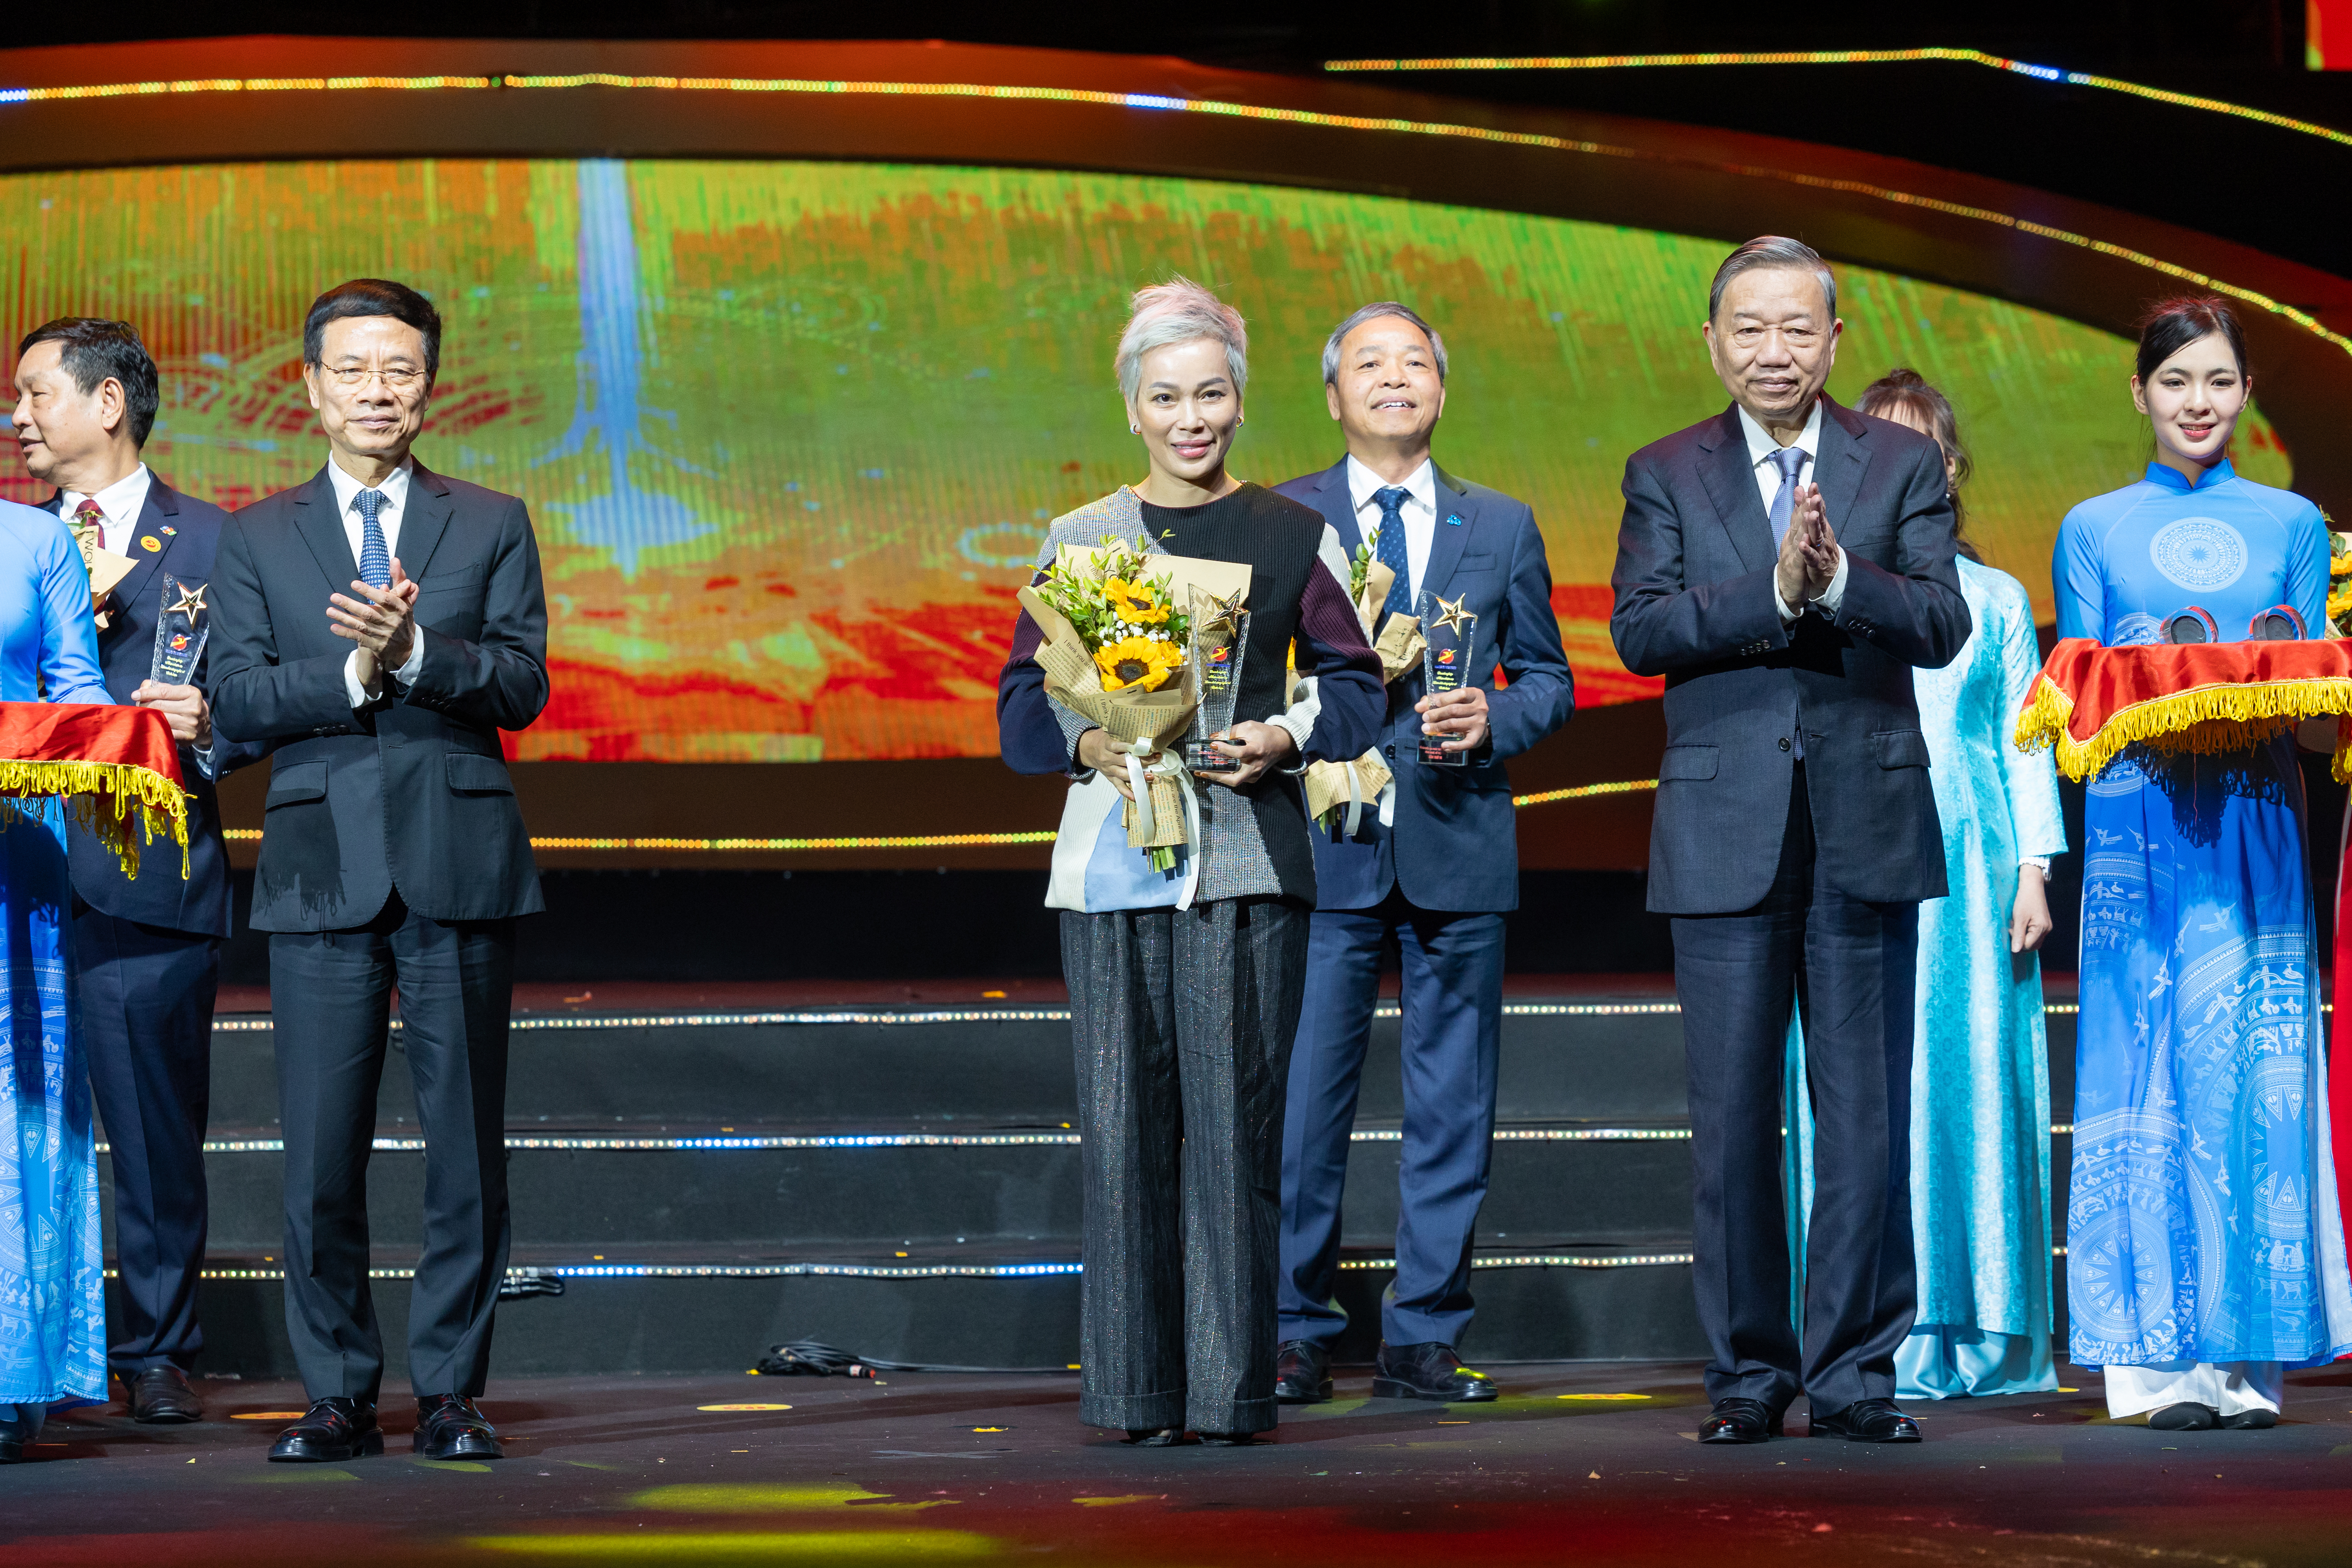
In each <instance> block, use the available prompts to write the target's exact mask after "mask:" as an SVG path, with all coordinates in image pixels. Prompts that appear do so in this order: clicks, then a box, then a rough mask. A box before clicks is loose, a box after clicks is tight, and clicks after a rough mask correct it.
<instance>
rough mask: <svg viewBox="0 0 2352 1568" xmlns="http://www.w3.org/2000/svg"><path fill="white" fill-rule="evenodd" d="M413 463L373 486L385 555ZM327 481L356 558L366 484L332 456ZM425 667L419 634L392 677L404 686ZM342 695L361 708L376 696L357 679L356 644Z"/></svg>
mask: <svg viewBox="0 0 2352 1568" xmlns="http://www.w3.org/2000/svg"><path fill="white" fill-rule="evenodd" d="M415 467H416V460H415V458H402V459H401V460H400V467H398V468H394V469H393V470H392V472H391V473H389V474H387V475H385V476H384V479H383V483H382V484H380V485H378V486H376V487H375V488H376V489H378V490H379V491H381V492H382V493H383V500H382V501H381V502H379V503H377V506H376V509H375V523H376V527H377V528H379V529H381V530H382V531H383V551H384V553H385V554H386V555H394V556H396V555H398V554H399V553H400V520H401V517H402V515H403V514H404V512H406V510H408V479H409V475H410V473H411V471H412V470H414V469H415ZM327 481H328V482H329V483H330V484H331V485H333V486H334V487H335V507H336V510H338V511H340V512H341V514H342V519H343V537H344V538H345V539H348V540H350V541H351V544H352V560H353V561H357V560H359V559H360V556H361V554H362V548H361V547H362V541H364V540H365V538H366V536H367V526H366V523H365V522H364V521H362V518H361V516H360V491H362V490H363V489H367V487H366V486H365V485H363V484H362V483H360V482H359V480H357V479H353V478H352V476H351V475H349V474H347V473H345V472H343V470H342V468H341V465H340V464H338V463H336V462H335V461H334V459H333V458H329V459H328V460H327ZM335 591H336V592H337V593H339V594H341V595H343V596H344V597H345V598H347V599H348V598H350V597H351V596H352V595H351V593H350V591H349V590H347V589H345V588H342V587H341V586H338V587H337V588H336V590H335ZM423 668H425V638H424V637H422V636H421V635H420V636H417V637H414V638H412V639H411V640H410V642H409V646H408V658H406V659H405V660H404V661H403V662H402V664H401V666H400V668H398V669H395V670H394V671H393V672H392V678H393V679H394V680H396V681H398V682H399V683H400V684H401V685H403V686H406V685H409V684H410V683H412V682H413V681H415V679H416V675H417V672H418V671H419V670H421V669H423ZM379 679H381V674H380V673H379ZM343 695H344V696H346V697H348V698H350V699H351V702H352V707H354V708H364V707H365V706H367V704H368V703H369V702H370V701H371V700H373V698H374V696H375V693H373V692H371V691H370V690H369V689H367V683H366V682H365V681H363V680H362V679H360V650H359V649H357V648H353V649H352V656H351V658H347V659H345V660H344V661H343Z"/></svg>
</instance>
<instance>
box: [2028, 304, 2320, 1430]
mask: <svg viewBox="0 0 2352 1568" xmlns="http://www.w3.org/2000/svg"><path fill="white" fill-rule="evenodd" d="M2136 369H2137V374H2135V375H2134V376H2133V378H2132V396H2133V400H2134V401H2135V403H2136V404H2137V405H2138V408H2139V411H2140V412H2141V413H2142V414H2143V415H2145V416H2147V420H2148V423H2149V425H2150V426H2152V427H2153V429H2154V432H2155V437H2156V460H2155V461H2154V462H2152V463H2150V464H2149V465H2148V468H2147V475H2146V476H2145V477H2144V478H2143V479H2140V480H2139V481H2138V482H2137V484H2133V485H2128V486H2126V487H2125V488H2124V489H2120V490H2116V491H2113V492H2111V493H2109V494H2107V495H2104V496H2099V497H2095V498H2094V499H2093V500H2087V501H2084V503H2083V504H2082V505H2080V506H2078V507H2076V508H2075V509H2074V510H2073V511H2072V512H2069V513H2068V514H2067V516H2066V521H2064V523H2063V525H2061V527H2060V529H2059V532H2058V546H2057V551H2056V553H2055V557H2054V559H2053V563H2052V575H2053V578H2054V579H2055V586H2056V589H2057V600H2058V635H2059V637H2062V638H2063V637H2090V638H2093V639H2095V640H2096V641H2098V642H2101V643H2103V644H2105V645H2106V646H2108V647H2116V646H2117V645H2122V644H2131V643H2155V642H2161V641H2164V640H2167V639H2166V638H2165V637H2164V634H2163V631H2162V629H2161V628H2162V626H2164V625H2165V623H2167V622H2170V621H2172V620H2173V619H2174V618H2175V617H2182V616H2184V612H2187V611H2189V610H2198V611H2201V612H2204V615H2205V616H2207V617H2210V624H2212V625H2216V626H2219V628H2220V630H2221V637H2222V638H2223V639H2225V640H2243V639H2245V638H2246V637H2249V635H2257V636H2258V635H2262V633H2260V632H2254V631H2253V630H2252V628H2253V627H2255V626H2262V627H2263V631H2270V630H2271V628H2272V626H2273V624H2274V625H2275V626H2278V627H2280V628H2283V629H2284V628H2288V627H2290V626H2292V617H2299V618H2300V622H2301V625H2302V626H2305V627H2312V628H2317V627H2321V626H2325V624H2326V622H2325V620H2324V618H2323V615H2324V612H2323V605H2324V604H2325V601H2326V596H2327V556H2328V550H2327V535H2326V527H2325V524H2324V523H2323V521H2322V520H2321V517H2320V513H2319V509H2318V508H2316V507H2315V506H2313V505H2312V504H2311V502H2309V501H2307V500H2304V499H2303V498H2302V497H2301V496H2298V495H2294V494H2293V493H2292V492H2290V491H2286V490H2278V489H2270V488H2268V487H2266V486H2263V485H2258V484H2254V483H2252V481H2250V480H2247V479H2240V478H2239V477H2238V476H2237V474H2236V473H2235V472H2234V471H2233V470H2232V469H2231V467H2230V462H2229V458H2228V456H2227V453H2228V450H2229V445H2230V437H2231V433H2232V432H2233V431H2234V430H2235V428H2236V426H2237V422H2238V418H2239V416H2240V415H2241V414H2242V413H2243V411H2244V409H2245V406H2246V400H2247V396H2248V393H2249V390H2250V387H2251V384H2252V377H2251V375H2250V374H2249V373H2248V370H2247V366H2246V355H2245V340H2244V338H2243V336H2242V333H2241V332H2240V330H2239V326H2238V322H2237V319H2236V317H2235V316H2233V315H2232V314H2231V310H2230V307H2229V306H2228V305H2226V304H2224V303H2223V302H2222V301H2221V300H2215V299H2183V300H2168V301H2166V302H2165V303H2164V304H2162V305H2160V306H2158V308H2157V309H2156V310H2155V311H2154V312H2153V313H2152V314H2151V315H2150V316H2149V317H2148V319H2147V325H2146V327H2145V329H2144V330H2143V331H2141V333H2140V340H2139V353H2138V358H2137V366H2136ZM2274 611H2284V612H2291V613H2292V616H2289V615H2286V614H2273V612H2274ZM2273 635H2274V634H2273ZM2304 809H2305V807H2304V794H2303V778H2302V774H2301V773H2299V772H2298V771H2297V767H2296V763H2295V759H2294V741H2293V739H2292V736H2291V734H2281V735H2278V736H2277V737H2275V738H2274V739H2273V740H2271V741H2269V742H2265V743H2263V744H2260V745H2256V746H2253V747H2251V748H2249V749H2247V750H2245V751H2242V752H2235V753H2231V754H2226V755H2195V754H2188V753H2163V754H2159V753H2157V752H2151V751H2147V750H2144V749H2134V750H2131V751H2126V752H2124V753H2123V754H2122V755H2121V756H2119V757H2117V758H2116V760H2115V761H2114V762H2112V763H2108V764H2107V766H2106V768H2105V770H2104V771H2103V772H2101V773H2099V774H2098V775H2097V776H2096V777H2095V778H2094V779H2092V780H2091V782H2090V785H2089V788H2088V792H2087V797H2086V800H2085V805H2084V839H2085V846H2084V866H2083V958H2082V1016H2081V1021H2080V1026H2079V1031H2080V1032H2079V1037H2078V1041H2077V1045H2076V1047H2075V1076H2074V1179H2073V1185H2072V1189H2071V1191H2070V1193H2069V1194H2068V1199H2067V1205H2066V1222H2067V1224H2066V1229H2067V1256H2066V1282H2067V1299H2068V1306H2069V1309H2070V1310H2071V1314H2072V1316H2073V1318H2074V1332H2073V1341H2072V1343H2071V1345H2070V1346H2069V1354H2070V1356H2071V1358H2072V1359H2073V1360H2074V1362H2076V1363H2079V1364H2082V1365H2084V1366H2097V1367H2104V1368H2105V1371H2106V1385H2107V1412H2108V1414H2109V1415H2110V1416H2112V1417H2116V1418H2118V1419H2120V1418H2122V1417H2125V1416H2129V1415H2143V1414H2145V1415H2147V1417H2148V1425H2149V1426H2157V1427H2161V1428H2164V1429H2166V1430H2189V1429H2197V1428H2203V1427H2211V1426H2227V1427H2241V1428H2242V1427H2263V1426H2272V1425H2273V1424H2275V1423H2276V1421H2277V1420H2278V1410H2279V1402H2280V1397H2281V1394H2282V1393H2283V1390H2284V1378H2283V1373H2284V1369H2285V1368H2287V1367H2290V1366H2309V1365H2313V1364H2315V1363H2322V1362H2326V1361H2328V1360H2331V1359H2332V1358H2334V1357H2336V1356H2339V1355H2342V1354H2344V1353H2346V1352H2347V1351H2352V1279H2347V1274H2346V1270H2345V1248H2344V1227H2343V1223H2342V1218H2341V1215H2340V1214H2339V1212H2338V1209H2337V1203H2336V1177H2335V1172H2334V1170H2333V1168H2332V1159H2331V1155H2330V1151H2329V1148H2328V1128H2327V1081H2326V1058H2325V1056H2324V1054H2323V1053H2322V1051H2321V1048H2320V1033H2319V1031H2320V1008H2319V965H2318V953H2317V952H2316V951H2315V940H2314V932H2313V923H2312V902H2311V885H2310V881H2309V878H2308V875H2307V873H2306V870H2305V854H2304V832H2305V824H2304Z"/></svg>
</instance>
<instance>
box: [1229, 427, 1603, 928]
mask: <svg viewBox="0 0 2352 1568" xmlns="http://www.w3.org/2000/svg"><path fill="white" fill-rule="evenodd" d="M1435 473H1436V476H1437V531H1436V535H1435V537H1434V538H1433V540H1432V541H1431V543H1430V550H1429V563H1428V565H1427V566H1426V567H1424V568H1423V572H1422V582H1421V585H1422V588H1423V591H1425V592H1433V593H1438V594H1443V595H1445V596H1446V597H1447V598H1449V599H1451V598H1454V597H1456V596H1457V595H1459V596H1462V597H1465V598H1466V599H1467V600H1468V605H1466V607H1467V608H1468V609H1469V610H1470V611H1471V612H1472V613H1473V614H1475V616H1477V617H1478V622H1477V630H1476V638H1477V641H1476V645H1475V648H1474V649H1473V654H1474V662H1475V666H1476V673H1477V684H1478V685H1480V686H1482V687H1484V688H1486V705H1487V710H1488V714H1487V727H1488V730H1489V735H1488V738H1487V742H1486V745H1484V746H1482V747H1480V748H1479V750H1478V751H1477V752H1475V753H1473V755H1472V757H1471V760H1470V763H1469V764H1468V765H1467V766H1465V767H1459V768H1453V767H1432V766H1427V765H1424V764H1423V763H1421V762H1420V761H1419V760H1418V757H1417V748H1418V746H1419V744H1420V740H1421V715H1419V714H1418V713H1415V712H1414V711H1413V710H1412V705H1413V704H1414V703H1416V702H1418V701H1420V700H1421V698H1422V687H1423V680H1422V677H1421V674H1420V673H1419V672H1418V671H1410V672H1408V673H1407V674H1405V675H1404V676H1403V677H1402V678H1401V679H1398V680H1396V681H1395V682H1393V683H1392V684H1391V686H1390V687H1389V689H1388V716H1387V717H1386V719H1385V720H1383V721H1382V722H1381V732H1380V737H1379V739H1378V741H1377V742H1376V744H1378V745H1379V746H1380V748H1381V754H1382V757H1383V760H1385V761H1387V763H1388V764H1389V766H1390V768H1391V770H1392V771H1393V772H1394V773H1396V779H1397V788H1396V810H1395V816H1396V826H1394V828H1393V829H1391V828H1387V827H1383V826H1381V823H1380V815H1379V813H1378V812H1376V811H1374V810H1373V809H1371V807H1370V804H1369V803H1367V805H1366V807H1365V810H1364V815H1363V821H1362V824H1361V826H1360V827H1359V828H1358V829H1357V832H1356V837H1354V838H1352V839H1348V840H1344V841H1340V842H1336V843H1335V842H1334V841H1333V837H1332V835H1331V834H1330V833H1329V832H1327V831H1325V830H1324V829H1323V828H1321V827H1319V826H1318V827H1315V828H1313V829H1311V832H1312V835H1313V837H1314V840H1315V886H1316V889H1317V898H1316V907H1317V908H1318V909H1325V910H1368V909H1370V908H1372V907H1373V906H1374V905H1376V904H1378V903H1380V902H1381V900H1383V899H1385V898H1387V897H1388V895H1389V889H1391V887H1400V888H1402V889H1404V896H1405V897H1406V898H1407V899H1409V900H1412V902H1413V903H1414V904H1416V905H1418V906H1420V907H1421V908H1423V909H1424V910H1456V911H1467V912H1479V913H1484V912H1489V911H1493V912H1500V911H1504V910H1516V909H1517V908H1518V907H1519V840H1518V828H1517V822H1516V820H1515V818H1516V816H1517V813H1516V812H1515V811H1514V809H1513V807H1512V805H1511V778H1510V773H1509V772H1508V770H1507V769H1506V768H1505V767H1504V766H1503V763H1504V760H1505V759H1506V758H1508V757H1514V756H1517V755H1518V753H1519V752H1524V751H1526V750H1527V749H1528V747H1529V746H1532V745H1534V744H1535V743H1536V742H1538V741H1540V740H1542V739H1543V738H1544V737H1545V736H1546V735H1549V734H1550V733H1551V732H1552V731H1555V730H1557V729H1559V727H1560V726H1561V725H1563V724H1565V723H1567V722H1568V719H1569V715H1570V713H1572V712H1574V711H1575V710H1576V683H1575V680H1574V678H1573V677H1571V676H1570V673H1569V668H1568V654H1567V652H1566V651H1565V650H1564V649H1563V648H1562V647H1560V640H1559V616H1557V615H1556V614H1554V613H1553V610H1552V607H1551V567H1550V564H1549V563H1548V562H1547V561H1546V560H1545V558H1544V542H1543V534H1542V533H1541V532H1540V531H1538V529H1537V528H1536V516H1535V512H1534V510H1532V509H1531V508H1529V507H1528V503H1527V502H1525V501H1523V500H1512V499H1511V498H1510V497H1509V496H1507V495H1505V494H1503V493H1502V492H1501V491H1499V490H1490V489H1487V488H1486V486H1484V485H1474V484H1471V483H1469V482H1468V481H1467V480H1465V479H1455V478H1454V476H1453V475H1452V474H1449V473H1447V472H1446V471H1445V470H1444V469H1443V468H1436V469H1435ZM1275 489H1276V491H1277V492H1278V493H1280V494H1282V495H1286V496H1288V497H1290V498H1291V499H1292V500H1300V501H1305V502H1306V503H1307V505H1308V506H1311V507H1313V508H1315V509H1316V510H1318V511H1320V512H1321V513H1322V514H1323V517H1324V520H1325V521H1328V522H1329V523H1330V525H1331V527H1332V528H1333V530H1334V531H1337V532H1338V534H1339V544H1340V547H1341V549H1342V550H1343V551H1344V552H1345V553H1346V554H1347V556H1348V557H1349V559H1350V560H1353V559H1354V558H1355V553H1356V549H1357V546H1358V545H1360V544H1361V543H1362V542H1363V534H1362V532H1361V531H1360V530H1359V529H1358V528H1357V526H1356V509H1355V502H1354V500H1353V498H1351V497H1350V496H1349V493H1348V464H1347V460H1346V459H1345V458H1342V459H1340V461H1339V462H1338V463H1336V464H1334V465H1333V466H1332V467H1330V468H1326V469H1324V470H1323V471H1322V472H1321V473H1319V474H1308V475H1307V476H1306V477H1305V478H1303V479H1292V480H1291V481H1289V482H1288V483H1287V484H1282V485H1276V487H1275ZM1498 662H1499V663H1500V665H1501V667H1502V669H1503V671H1504V673H1505V675H1506V676H1507V678H1508V679H1509V682H1510V684H1509V686H1508V687H1507V688H1506V689H1502V690H1496V687H1495V668H1496V664H1497V663H1498Z"/></svg>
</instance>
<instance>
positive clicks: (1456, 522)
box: [1445, 511, 1462, 528]
mask: <svg viewBox="0 0 2352 1568" xmlns="http://www.w3.org/2000/svg"><path fill="white" fill-rule="evenodd" d="M1445 521H1447V522H1448V523H1449V524H1451V525H1452V526H1454V527H1455V528H1459V527H1461V526H1462V514H1461V513H1460V512H1458V511H1449V512H1447V513H1446V514H1445Z"/></svg>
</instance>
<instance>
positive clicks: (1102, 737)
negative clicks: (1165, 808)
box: [1078, 719, 1298, 800]
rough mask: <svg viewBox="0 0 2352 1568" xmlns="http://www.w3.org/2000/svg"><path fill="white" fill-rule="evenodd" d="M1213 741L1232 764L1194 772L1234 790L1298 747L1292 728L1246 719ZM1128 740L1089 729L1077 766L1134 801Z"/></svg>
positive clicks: (1083, 737)
mask: <svg viewBox="0 0 2352 1568" xmlns="http://www.w3.org/2000/svg"><path fill="white" fill-rule="evenodd" d="M1210 744H1211V745H1213V746H1214V747H1216V748H1217V752H1218V754H1219V755H1220V756H1223V757H1224V758H1226V759H1227V760H1228V761H1230V762H1231V763H1233V764H1234V765H1233V767H1232V768H1230V769H1228V770H1225V771H1223V772H1219V773H1211V772H1210V771H1209V770H1208V769H1206V768H1195V769H1193V770H1192V771H1193V772H1194V773H1198V774H1200V776H1201V777H1202V778H1204V779H1207V780H1208V781H1209V782H1210V783H1211V784H1223V785H1225V786H1227V787H1228V788H1232V789H1239V788H1240V787H1241V786H1242V785H1244V784H1255V783H1256V782H1257V781H1258V780H1259V779H1261V778H1263V777H1264V776H1265V772H1266V770H1267V769H1268V768H1271V767H1274V766H1275V765H1276V764H1277V763H1281V762H1282V761H1283V760H1284V759H1286V758H1287V757H1289V756H1292V755H1294V754H1295V753H1296V752H1297V750H1298V742H1297V741H1295V740H1293V739H1292V738H1291V734H1290V731H1287V730H1286V729H1284V728H1283V727H1282V726H1281V725H1279V724H1261V723H1259V722H1257V721H1255V720H1254V719H1244V720H1243V721H1241V722H1240V723H1238V724H1235V725H1234V727H1233V728H1232V729H1230V730H1228V731H1225V732H1224V733H1223V734H1222V735H1219V736H1217V737H1216V738H1215V739H1214V740H1213V741H1212V742H1210ZM1127 753H1128V745H1127V742H1124V741H1115V740H1113V739H1111V737H1110V733H1109V731H1105V730H1089V731H1087V732H1086V733H1085V734H1083V735H1080V736H1079V737H1078V765H1079V766H1080V767H1082V768H1092V769H1094V770H1095V771H1096V772H1097V773H1101V774H1102V775H1103V776H1104V777H1105V778H1108V780H1110V782H1111V783H1112V784H1114V785H1116V786H1117V787H1118V793H1119V794H1121V795H1125V796H1126V797H1127V798H1128V799H1129V800H1133V799H1134V798H1135V786H1134V784H1132V783H1131V782H1130V781H1129V778H1128V776H1127Z"/></svg>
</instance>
